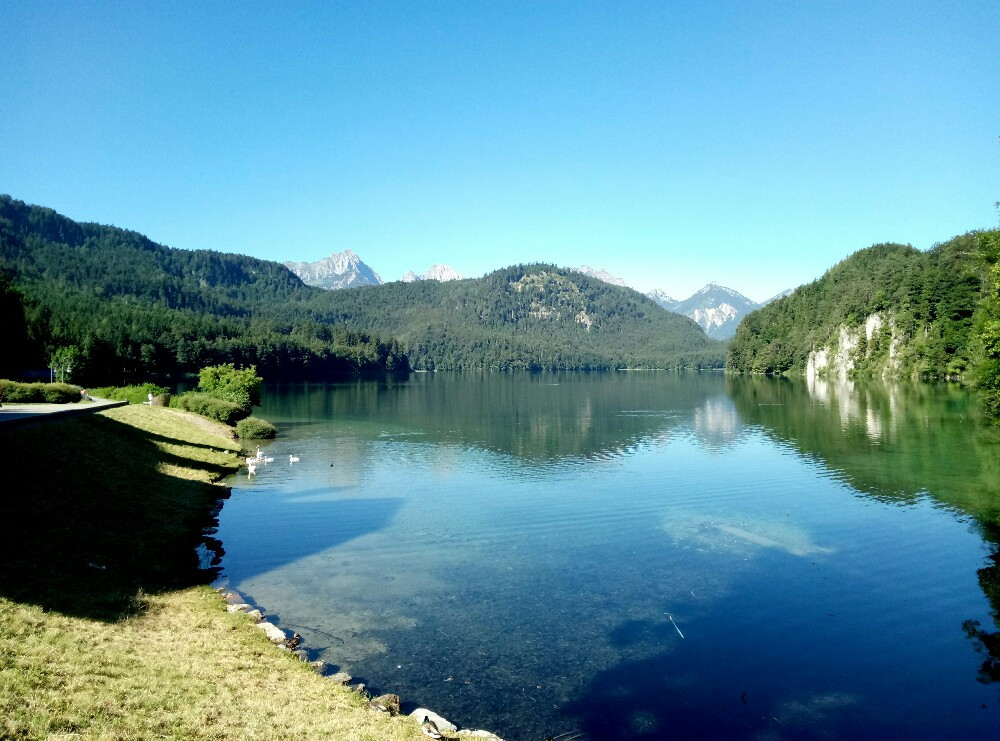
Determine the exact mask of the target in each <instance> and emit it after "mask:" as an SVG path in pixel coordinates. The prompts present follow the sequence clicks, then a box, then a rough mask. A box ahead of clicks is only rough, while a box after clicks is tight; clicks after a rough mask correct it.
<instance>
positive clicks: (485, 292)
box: [317, 264, 725, 370]
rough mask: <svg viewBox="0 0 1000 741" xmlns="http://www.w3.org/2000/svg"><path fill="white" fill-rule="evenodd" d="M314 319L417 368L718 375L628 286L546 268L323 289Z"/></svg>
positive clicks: (682, 327) (673, 324)
mask: <svg viewBox="0 0 1000 741" xmlns="http://www.w3.org/2000/svg"><path fill="white" fill-rule="evenodd" d="M322 304H323V306H324V307H325V308H324V311H323V312H322V313H321V314H319V315H317V318H319V319H320V320H321V321H326V322H331V323H335V324H343V325H345V326H348V327H358V328H360V327H368V328H370V329H372V330H374V331H378V332H380V333H383V334H387V335H391V336H393V337H396V338H397V339H398V340H399V341H400V343H402V344H403V346H404V347H405V348H406V352H407V356H408V357H409V359H410V362H411V364H412V365H413V367H414V368H418V369H428V370H430V369H469V368H484V369H496V370H505V369H522V368H523V369H614V368H674V367H721V366H722V363H723V361H724V357H725V351H724V346H723V345H722V344H721V343H719V342H717V341H715V340H711V339H709V338H708V337H706V336H705V334H704V332H702V331H701V328H700V327H699V326H698V325H697V324H695V323H694V322H693V321H691V320H690V319H688V318H687V317H682V316H680V315H678V314H672V313H670V312H667V311H664V310H663V309H662V308H660V307H659V306H657V305H656V304H655V303H654V302H653V301H652V300H650V299H649V298H647V297H646V296H643V295H642V294H640V293H638V292H637V291H634V290H632V289H629V288H622V287H619V286H614V285H611V284H609V283H605V282H604V281H600V280H596V279H594V278H590V277H588V276H586V275H584V274H583V273H579V272H575V271H571V270H566V269H562V268H557V267H555V266H552V265H542V264H535V265H518V266H514V267H509V268H504V269H502V270H497V271H495V272H493V273H490V274H489V275H486V276H485V277H483V278H479V279H475V280H457V281H447V282H438V281H433V280H428V281H419V282H414V283H401V282H399V283H386V284H383V285H381V286H364V287H360V288H352V289H347V290H341V291H330V292H328V293H326V294H325V296H324V300H323V301H322Z"/></svg>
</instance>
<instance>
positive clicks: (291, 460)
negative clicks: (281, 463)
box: [288, 455, 299, 463]
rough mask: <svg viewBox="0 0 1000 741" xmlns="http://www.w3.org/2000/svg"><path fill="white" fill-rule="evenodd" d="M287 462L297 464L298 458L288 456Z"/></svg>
mask: <svg viewBox="0 0 1000 741" xmlns="http://www.w3.org/2000/svg"><path fill="white" fill-rule="evenodd" d="M288 462H289V463H298V462H299V457H298V456H297V455H290V456H288Z"/></svg>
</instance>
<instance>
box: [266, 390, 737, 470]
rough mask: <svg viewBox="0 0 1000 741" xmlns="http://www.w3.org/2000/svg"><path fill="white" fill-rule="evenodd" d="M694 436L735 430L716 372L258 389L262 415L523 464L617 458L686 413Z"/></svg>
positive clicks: (715, 441)
mask: <svg viewBox="0 0 1000 741" xmlns="http://www.w3.org/2000/svg"><path fill="white" fill-rule="evenodd" d="M696 410H697V414H698V417H696V420H695V422H696V426H697V432H698V433H699V435H700V438H699V439H703V441H706V444H710V445H715V446H719V445H724V444H727V443H726V441H727V440H728V439H730V438H731V437H732V435H733V434H735V431H736V430H737V429H738V427H739V423H738V418H737V415H736V413H735V410H733V409H732V404H731V402H730V401H729V400H728V398H727V397H726V396H725V394H724V381H723V376H722V375H721V374H718V373H686V374H678V373H667V372H643V373H537V374H532V373H493V374H479V373H422V374H414V375H412V376H411V377H410V380H409V381H406V382H393V381H390V382H385V381H371V380H367V381H357V382H354V383H346V384H337V385H333V384H307V383H299V384H286V385H282V386H277V385H272V386H269V387H267V388H265V394H264V408H263V410H262V412H261V413H262V414H263V415H264V416H267V418H268V419H274V420H276V421H277V422H278V424H279V425H280V424H281V419H282V417H289V418H292V419H299V420H309V419H313V420H315V421H316V423H317V424H324V423H328V421H329V420H337V421H341V422H343V421H350V422H357V423H362V424H368V425H371V429H372V435H373V436H378V435H381V434H385V433H390V434H410V435H411V434H416V433H419V434H420V435H421V436H422V439H423V440H425V441H427V442H430V443H445V444H455V445H463V446H469V447H475V448H480V449H484V450H491V451H496V452H499V453H503V454H507V455H513V456H515V457H517V458H520V459H524V460H526V461H529V462H546V461H553V460H562V459H571V458H587V459H590V458H603V457H609V456H615V455H621V454H622V453H623V452H626V451H628V450H631V449H634V448H635V447H636V446H637V445H639V444H642V443H643V442H646V441H650V440H661V439H663V438H664V437H665V436H668V434H669V431H670V430H671V429H673V428H675V427H678V426H681V425H685V424H687V423H688V419H689V418H690V417H691V416H692V415H693V414H695V412H696Z"/></svg>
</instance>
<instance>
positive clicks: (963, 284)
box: [727, 233, 989, 378]
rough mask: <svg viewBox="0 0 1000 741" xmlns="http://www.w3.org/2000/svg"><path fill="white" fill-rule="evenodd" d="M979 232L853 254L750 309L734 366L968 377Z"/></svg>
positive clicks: (979, 274) (730, 363) (978, 281)
mask: <svg viewBox="0 0 1000 741" xmlns="http://www.w3.org/2000/svg"><path fill="white" fill-rule="evenodd" d="M986 234H989V233H986ZM981 236H982V233H969V234H965V235H963V236H959V237H955V238H954V239H952V240H950V241H948V242H946V243H943V244H940V245H937V246H935V247H934V248H933V249H931V250H928V251H926V252H922V251H920V250H917V249H914V248H913V247H910V246H907V245H899V244H879V245H875V246H873V247H869V248H868V249H864V250H860V251H859V252H856V253H854V254H853V255H851V256H850V257H848V258H847V259H846V260H843V261H842V262H840V263H838V264H837V265H835V266H834V267H833V268H831V269H830V270H828V271H827V272H826V274H825V275H823V277H822V278H820V279H819V280H816V281H814V282H813V283H810V284H808V285H806V286H802V287H801V288H799V289H798V290H796V291H795V292H794V293H792V294H791V295H789V296H786V297H785V298H783V299H780V300H778V301H775V302H774V303H771V304H768V305H767V306H764V307H763V308H761V309H758V310H757V311H755V312H753V313H752V314H750V315H748V316H747V317H746V318H745V319H744V320H743V322H742V323H741V324H740V326H739V328H738V329H737V331H736V336H735V337H734V338H733V341H732V343H731V344H730V347H729V355H728V358H727V367H729V368H731V369H734V370H740V371H752V372H762V373H784V372H792V373H795V372H803V371H806V370H807V368H810V367H811V369H812V370H814V371H816V372H818V373H821V374H822V373H824V372H827V373H829V372H834V373H840V372H846V373H851V374H865V375H868V374H870V375H875V376H881V377H888V378H906V377H924V378H956V377H963V376H964V375H966V373H967V371H968V369H969V368H970V366H971V364H972V363H973V361H974V355H975V352H976V343H975V342H974V339H975V332H974V331H973V325H974V315H975V313H976V310H977V307H979V306H980V304H981V301H982V297H983V287H982V286H983V280H982V279H983V269H982V260H981V257H980V255H979V252H980V241H981Z"/></svg>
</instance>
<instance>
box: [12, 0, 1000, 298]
mask: <svg viewBox="0 0 1000 741" xmlns="http://www.w3.org/2000/svg"><path fill="white" fill-rule="evenodd" d="M998 32H1000V3H998V2H996V1H995V0H990V1H986V2H955V1H948V2H939V1H934V2H917V1H915V0H906V1H905V2H892V3H886V2H871V1H870V0H866V1H865V2H861V1H858V2H850V1H847V0H838V1H836V2H822V1H812V0H795V1H794V2H753V1H750V0H741V1H733V2H712V1H711V0H700V1H695V2H686V1H685V2H682V1H671V0H657V1H654V2H642V1H638V0H617V1H612V2H561V1H558V0H534V1H533V2H524V3H521V2H514V1H513V0H500V1H498V2H492V1H491V2H486V1H484V0H459V1H456V2H433V1H431V0H419V1H417V0H412V1H407V0H397V1H396V2H386V3H381V2H365V1H363V0H352V1H351V2H316V3H295V2H288V3H284V2H267V3H259V4H258V3H249V2H240V3H232V2H206V1H204V0H201V1H199V2H183V1H180V0H171V1H170V2H131V0H127V1H123V2H113V1H110V0H102V1H101V2H52V3H49V2H44V1H43V0H24V1H22V0H3V2H2V4H0V192H4V193H9V194H10V195H12V196H14V197H15V198H19V199H21V200H24V201H27V202H29V203H36V204H41V205H45V206H49V207H51V208H54V209H56V210H57V211H59V212H61V213H64V214H66V215H67V216H69V217H71V218H74V219H77V220H81V221H96V222H100V223H104V224H114V225H116V226H121V227H126V228H129V229H134V230H136V231H139V232H142V233H144V234H146V235H147V236H149V237H150V238H152V239H154V240H155V241H158V242H162V243H164V244H168V245H170V246H173V247H182V248H190V249H195V248H209V249H216V250H222V251H226V252H238V253H242V254H247V255H253V256H256V257H261V258H267V259H273V260H279V261H283V260H305V261H313V260H317V259H320V258H322V257H325V256H327V255H329V254H331V253H333V252H339V251H342V250H345V249H352V250H354V251H355V252H356V253H357V254H358V255H359V256H360V257H361V258H362V259H363V260H364V261H365V262H366V263H368V264H369V265H370V266H371V267H372V268H373V269H374V270H376V271H377V272H378V273H380V274H381V275H382V277H383V279H385V280H395V279H398V278H399V277H400V276H402V274H403V273H404V272H406V271H407V270H413V271H415V272H417V273H422V272H424V271H425V270H427V268H429V267H430V266H431V265H432V264H434V263H446V264H448V265H450V266H452V267H454V268H455V269H457V270H458V271H459V272H461V273H463V274H464V275H466V276H479V275H482V274H484V273H486V272H489V271H490V270H493V269H496V268H500V267H504V266H506V265H510V264H514V263H518V262H553V263H556V264H558V265H563V266H571V267H575V266H579V265H582V264H587V265H590V266H591V267H594V268H605V269H607V270H608V271H609V272H611V273H612V274H613V275H616V276H618V277H621V278H623V279H624V280H625V281H626V282H627V283H628V284H629V285H631V286H633V287H635V288H638V289H640V290H643V291H648V290H651V289H654V288H660V289H662V290H665V291H666V292H667V293H669V294H670V295H672V296H674V297H675V298H679V299H683V298H686V297H687V296H688V295H690V294H691V293H693V292H694V291H696V290H697V289H698V288H700V287H701V286H703V285H704V284H705V283H707V282H709V281H712V280H714V281H718V282H720V283H722V284H723V285H726V286H729V287H731V288H735V289H736V290H738V291H740V292H742V293H744V294H746V295H747V296H749V297H750V298H752V299H755V300H763V299H765V298H768V297H770V296H771V295H773V294H775V293H777V292H779V291H781V290H783V289H785V288H792V287H795V286H797V285H800V284H802V283H805V282H808V281H810V280H813V279H815V278H817V277H819V276H820V275H822V273H823V272H824V271H825V270H826V269H827V268H829V267H831V266H832V265H833V264H835V263H836V262H838V261H839V260H841V259H843V258H844V257H846V256H847V255H849V254H850V253H852V252H854V251H855V250H858V249H861V248H863V247H867V246H869V245H871V244H873V243H877V242H885V241H895V242H903V243H910V244H912V245H914V246H915V247H919V248H921V249H926V248H928V247H930V246H931V245H933V244H934V243H936V242H941V241H944V240H946V239H949V238H950V237H952V236H954V235H956V234H961V233H964V232H967V231H969V230H972V229H981V228H991V227H995V226H996V225H997V220H998V219H997V211H996V209H995V208H994V205H993V204H994V202H996V201H998V200H1000V141H998V136H1000V46H998V44H997V39H998Z"/></svg>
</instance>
